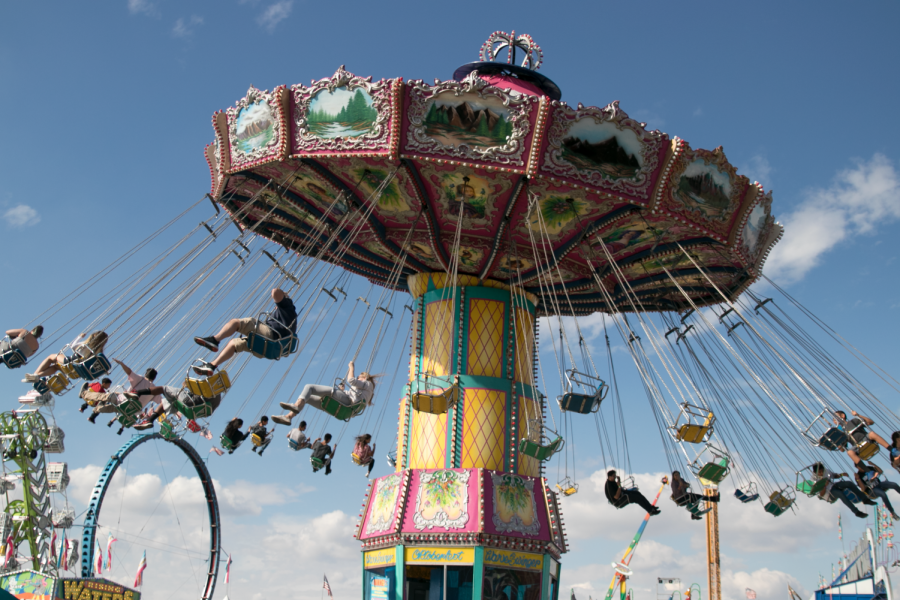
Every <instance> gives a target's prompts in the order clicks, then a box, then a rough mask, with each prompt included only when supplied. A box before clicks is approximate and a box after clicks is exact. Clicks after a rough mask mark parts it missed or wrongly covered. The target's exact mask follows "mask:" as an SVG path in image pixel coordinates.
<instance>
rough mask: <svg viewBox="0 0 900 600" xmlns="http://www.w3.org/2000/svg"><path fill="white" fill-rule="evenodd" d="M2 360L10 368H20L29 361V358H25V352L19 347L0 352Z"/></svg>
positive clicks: (0, 359)
mask: <svg viewBox="0 0 900 600" xmlns="http://www.w3.org/2000/svg"><path fill="white" fill-rule="evenodd" d="M0 361H2V362H3V364H4V365H6V368H8V369H18V368H19V367H21V366H22V365H24V364H25V363H27V362H28V359H27V358H25V354H24V353H23V352H22V351H21V350H19V349H18V348H10V349H9V350H7V351H6V352H4V353H3V354H0Z"/></svg>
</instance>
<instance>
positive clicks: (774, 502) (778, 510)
mask: <svg viewBox="0 0 900 600" xmlns="http://www.w3.org/2000/svg"><path fill="white" fill-rule="evenodd" d="M787 489H788V490H790V488H787ZM793 505H794V499H793V498H790V497H788V496H786V495H785V494H784V493H783V491H782V492H772V495H771V496H769V501H768V502H767V503H766V505H765V510H766V512H767V513H769V514H770V515H773V516H775V517H780V516H781V515H783V514H784V513H786V512H787V510H788V509H789V508H790V507H791V506H793Z"/></svg>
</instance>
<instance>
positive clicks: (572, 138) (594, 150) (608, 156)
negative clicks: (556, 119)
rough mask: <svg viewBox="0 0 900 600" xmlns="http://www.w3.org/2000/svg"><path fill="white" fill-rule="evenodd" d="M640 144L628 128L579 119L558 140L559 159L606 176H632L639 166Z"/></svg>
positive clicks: (629, 177)
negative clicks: (560, 157) (559, 146)
mask: <svg viewBox="0 0 900 600" xmlns="http://www.w3.org/2000/svg"><path fill="white" fill-rule="evenodd" d="M641 151H642V146H641V143H640V142H639V141H638V138H637V135H635V133H634V132H633V131H631V130H630V129H619V128H617V127H616V125H615V123H610V122H607V123H597V122H596V121H594V120H593V119H590V118H587V119H581V120H580V121H577V122H575V124H573V125H572V127H570V128H569V131H568V134H567V135H566V137H565V138H564V139H563V140H562V148H561V154H562V158H563V159H564V160H566V161H568V162H569V163H571V164H572V165H574V166H575V167H576V168H579V169H587V170H591V171H599V172H601V173H603V174H604V175H606V176H607V177H609V178H610V179H621V178H623V177H624V178H627V179H633V178H634V177H635V176H636V175H637V174H638V172H639V171H640V170H641V167H642V166H643V156H642V153H641Z"/></svg>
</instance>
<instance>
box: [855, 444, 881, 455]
mask: <svg viewBox="0 0 900 600" xmlns="http://www.w3.org/2000/svg"><path fill="white" fill-rule="evenodd" d="M880 448H881V446H879V445H878V443H877V442H873V441H872V440H865V441H863V443H861V444H859V445H858V446H856V454H857V456H859V457H860V458H861V459H862V460H871V458H872V457H873V456H875V455H876V454H878V450H879V449H880Z"/></svg>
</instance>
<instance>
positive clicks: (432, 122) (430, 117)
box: [425, 93, 513, 147]
mask: <svg viewBox="0 0 900 600" xmlns="http://www.w3.org/2000/svg"><path fill="white" fill-rule="evenodd" d="M512 132H513V125H512V122H511V121H510V111H509V108H507V107H506V106H504V105H503V102H501V101H500V100H499V99H498V98H495V97H488V98H482V97H480V96H479V95H478V94H475V93H467V94H462V95H460V96H457V95H455V94H451V93H445V94H441V95H438V96H437V97H435V99H433V100H431V101H430V102H429V103H428V108H427V111H426V113H425V133H426V134H427V135H428V136H429V137H431V138H432V139H434V140H435V141H437V142H440V143H441V144H443V145H445V146H459V145H463V144H465V145H467V146H482V147H488V146H502V145H503V144H505V143H506V141H507V139H508V138H509V136H510V135H511V134H512Z"/></svg>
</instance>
